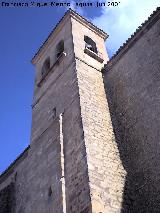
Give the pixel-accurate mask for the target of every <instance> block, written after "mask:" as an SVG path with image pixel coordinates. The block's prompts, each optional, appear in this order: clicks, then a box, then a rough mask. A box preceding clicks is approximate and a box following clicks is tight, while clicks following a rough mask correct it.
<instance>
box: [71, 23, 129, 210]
mask: <svg viewBox="0 0 160 213" xmlns="http://www.w3.org/2000/svg"><path fill="white" fill-rule="evenodd" d="M79 29H81V30H79ZM72 32H73V42H74V52H75V58H76V72H77V78H78V86H79V93H80V106H81V116H82V124H83V130H84V141H85V146H86V159H87V166H88V175H89V186H90V194H91V204H92V212H94V213H99V212H104V213H108V212H120V211H121V201H122V192H123V186H124V183H123V178H122V177H121V175H124V174H125V171H124V170H123V166H122V164H121V160H120V157H119V153H118V149H117V144H116V143H115V138H114V133H113V129H112V123H111V118H110V113H109V109H108V104H107V101H106V95H105V90H104V84H103V78H102V72H101V69H102V67H103V66H104V63H106V61H107V60H108V55H107V52H106V48H105V43H104V38H102V37H101V36H100V35H98V33H97V32H96V31H95V32H94V31H92V30H91V29H88V26H85V25H82V24H81V23H77V22H76V21H75V20H74V19H72ZM85 35H88V36H89V37H90V38H92V39H93V40H94V41H95V42H96V45H97V49H98V51H100V52H101V57H102V58H103V59H104V62H103V63H100V62H99V61H97V60H96V59H95V58H92V57H91V56H89V55H88V54H86V53H84V49H85V42H84V36H85Z"/></svg>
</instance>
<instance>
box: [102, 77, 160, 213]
mask: <svg viewBox="0 0 160 213" xmlns="http://www.w3.org/2000/svg"><path fill="white" fill-rule="evenodd" d="M105 86H106V88H105V90H106V96H107V99H108V105H109V110H110V115H111V120H112V125H113V129H114V133H115V138H116V143H117V146H118V149H119V153H120V158H121V161H122V164H123V166H124V169H125V170H126V172H127V175H126V179H125V185H124V190H123V202H122V209H121V213H160V166H159V162H160V151H159V150H160V144H159V143H158V134H157V132H156V130H155V132H154V129H153V128H152V124H153V125H154V124H155V123H156V121H153V122H151V123H150V127H149V121H148V122H147V121H146V113H144V117H143V116H142V117H140V115H138V114H137V115H136V114H135V115H134V114H133V115H132V116H131V117H130V118H129V117H128V115H127V114H128V113H130V110H132V109H134V105H132V103H130V104H131V105H130V106H129V108H128V109H127V107H126V108H125V109H123V107H119V106H118V104H117V103H116V101H117V98H116V96H117V94H115V93H116V90H115V89H114V86H113V85H112V83H111V82H110V81H109V80H108V81H107V84H106V83H105ZM122 98H123V97H122ZM132 98H133V101H134V97H132ZM147 107H148V106H147ZM147 107H146V109H147ZM127 110H128V113H127ZM136 116H137V117H136ZM149 118H150V117H149ZM130 119H135V120H134V122H131V121H130ZM130 123H132V125H130ZM157 129H158V123H157Z"/></svg>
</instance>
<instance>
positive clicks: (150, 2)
mask: <svg viewBox="0 0 160 213" xmlns="http://www.w3.org/2000/svg"><path fill="white" fill-rule="evenodd" d="M63 1H64V0H63ZM1 2H2V0H0V3H1ZM6 2H11V1H10V0H8V1H6ZM12 2H13V1H12ZM19 2H22V1H19ZM24 2H29V1H28V0H27V1H24ZM37 2H38V1H37ZM39 2H45V1H42V0H41V1H39ZM46 2H49V1H48V0H46ZM67 2H70V3H71V7H72V8H73V9H75V10H76V11H77V12H79V13H80V14H81V15H83V16H85V17H86V18H87V19H89V20H90V21H92V22H93V23H94V24H96V25H97V26H98V27H100V28H102V29H103V30H104V31H106V32H107V33H108V34H109V36H110V37H109V39H108V41H107V42H106V45H107V49H108V52H109V54H110V56H111V55H112V54H113V53H114V52H115V51H116V50H117V49H118V47H119V46H120V45H121V44H122V43H123V42H124V41H125V40H126V39H127V38H128V37H129V35H130V34H131V33H133V32H134V31H135V29H136V28H137V27H138V26H139V25H140V24H141V23H142V22H143V21H144V20H146V19H147V17H148V16H149V15H150V14H151V13H152V11H153V10H155V9H156V7H157V6H160V0H141V1H138V0H119V2H120V4H119V6H117V7H107V6H106V7H100V8H96V7H83V8H80V7H76V6H75V1H67ZM77 2H80V1H77ZM82 2H94V0H93V1H91V0H89V1H82ZM99 2H105V1H102V0H100V1H99ZM65 11H66V8H65V7H61V8H59V7H57V8H55V7H45V8H38V7H29V8H22V7H9V8H7V7H1V6H0V26H1V29H0V64H1V69H0V112H1V119H0V133H1V134H0V137H1V142H0V147H1V148H0V173H1V172H3V171H4V170H5V169H6V168H7V167H8V166H9V165H10V163H12V162H13V161H14V159H15V158H16V157H17V156H18V155H19V154H20V153H21V152H22V151H23V150H24V149H25V147H27V146H28V144H29V142H30V132H31V104H32V95H33V84H34V67H33V66H32V65H31V63H30V61H31V58H32V56H33V55H34V54H35V52H36V50H37V49H38V48H39V47H40V45H41V44H42V43H43V41H44V40H45V39H46V38H47V36H48V34H49V33H50V32H51V30H52V29H53V27H54V26H55V25H56V23H57V22H58V21H59V19H60V18H61V17H62V15H63V14H64V12H65Z"/></svg>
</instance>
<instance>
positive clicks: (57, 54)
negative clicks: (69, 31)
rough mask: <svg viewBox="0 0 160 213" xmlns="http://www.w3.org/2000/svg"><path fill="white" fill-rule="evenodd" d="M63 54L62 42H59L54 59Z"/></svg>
mask: <svg viewBox="0 0 160 213" xmlns="http://www.w3.org/2000/svg"><path fill="white" fill-rule="evenodd" d="M63 52H64V41H63V40H61V41H60V42H59V43H58V44H57V46H56V58H59V56H60V55H61V54H62V53H63Z"/></svg>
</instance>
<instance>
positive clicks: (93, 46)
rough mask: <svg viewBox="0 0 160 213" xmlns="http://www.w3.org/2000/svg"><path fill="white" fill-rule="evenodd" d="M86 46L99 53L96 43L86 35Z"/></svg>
mask: <svg viewBox="0 0 160 213" xmlns="http://www.w3.org/2000/svg"><path fill="white" fill-rule="evenodd" d="M84 41H85V48H87V49H89V50H91V51H92V52H95V53H96V54H97V53H98V51H97V47H96V43H95V42H94V41H93V40H92V39H91V38H89V37H88V36H84Z"/></svg>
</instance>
